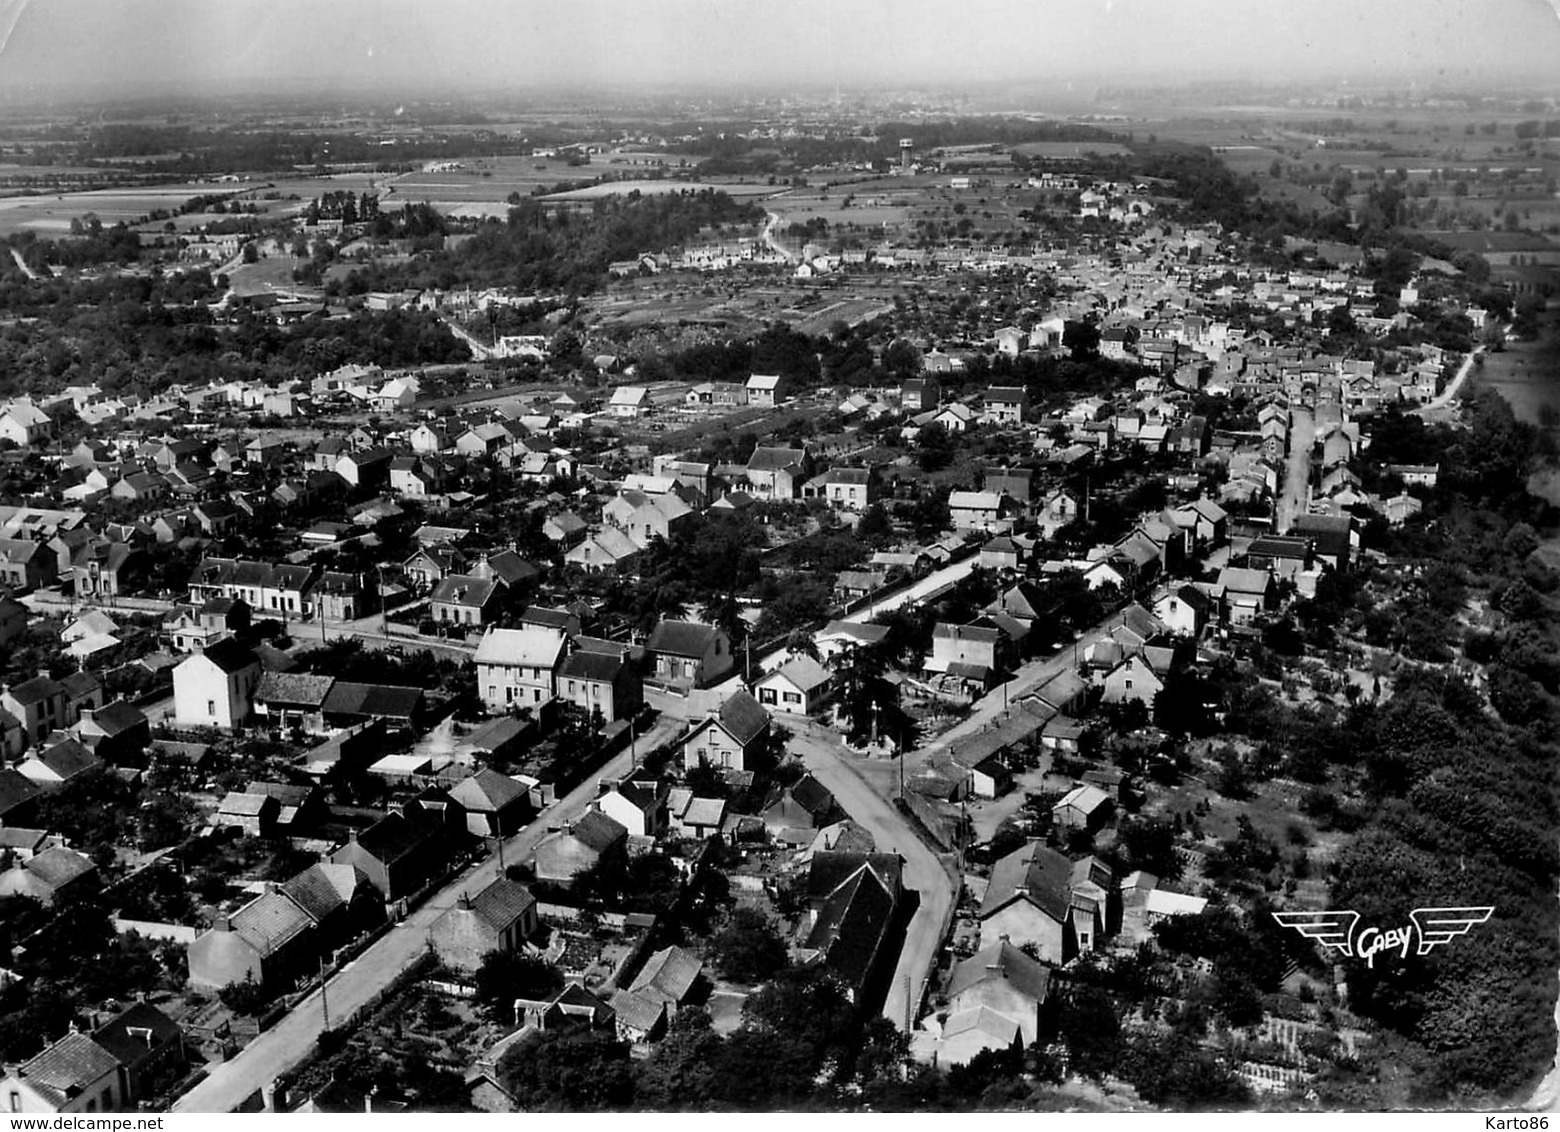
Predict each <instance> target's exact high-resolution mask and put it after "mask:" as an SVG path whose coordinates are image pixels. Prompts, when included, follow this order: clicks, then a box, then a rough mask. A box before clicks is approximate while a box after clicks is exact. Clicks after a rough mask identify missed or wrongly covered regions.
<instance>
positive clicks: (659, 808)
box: [595, 779, 667, 837]
mask: <svg viewBox="0 0 1560 1132" xmlns="http://www.w3.org/2000/svg"><path fill="white" fill-rule="evenodd" d="M597 789H598V790H599V793H598V794H597V795H596V802H595V807H596V809H598V810H600V811H601V812H602V813H604V814H606V815H607V817H609V818H611V819H612V820H613V821H615V822H617V823H618V824H619V825H621V826H622V827H623V828H624V829H626V830H628V835H629V836H630V837H659V836H660V835H661V834H662V833H663V832H665V830H666V825H667V811H666V799H667V791H666V788H665V787H664V786H662V785H661V784H659V783H656V782H639V781H636V780H633V779H625V780H623V781H621V782H609V781H606V780H603V781H601V782H600V783H599V784H598V786H597Z"/></svg>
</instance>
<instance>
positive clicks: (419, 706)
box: [320, 680, 426, 731]
mask: <svg viewBox="0 0 1560 1132" xmlns="http://www.w3.org/2000/svg"><path fill="white" fill-rule="evenodd" d="M425 707H426V700H425V698H424V694H423V690H422V689H421V688H408V687H403V686H401V685H398V684H357V683H352V682H351V681H347V680H337V681H336V682H335V683H334V684H332V685H331V686H330V691H329V692H328V693H326V696H325V701H324V702H323V703H322V704H321V705H320V711H321V713H322V714H323V715H324V717H325V725H326V727H328V728H333V729H334V728H339V727H356V726H358V725H359V724H363V723H368V722H370V721H373V720H377V721H379V722H380V723H383V724H384V725H385V726H386V727H389V728H392V729H395V728H400V729H402V730H406V731H416V730H417V729H418V728H419V726H420V725H421V724H422V719H423V709H424V708H425Z"/></svg>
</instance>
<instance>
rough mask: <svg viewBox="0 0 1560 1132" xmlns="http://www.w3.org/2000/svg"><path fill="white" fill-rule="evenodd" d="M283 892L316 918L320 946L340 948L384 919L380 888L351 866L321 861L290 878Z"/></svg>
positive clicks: (284, 885)
mask: <svg viewBox="0 0 1560 1132" xmlns="http://www.w3.org/2000/svg"><path fill="white" fill-rule="evenodd" d="M281 891H282V892H283V893H284V894H285V895H287V896H288V897H290V898H291V899H292V902H293V903H294V904H296V905H298V907H300V908H302V909H303V911H304V914H305V915H307V916H308V917H309V919H310V920H312V921H314V927H315V930H316V933H317V939H318V941H319V945H320V947H321V948H326V947H338V946H340V945H341V944H343V943H345V942H347V941H348V940H349V939H351V938H352V937H353V936H355V935H357V934H358V933H359V932H362V931H364V930H366V929H368V928H371V927H374V926H375V925H377V924H379V923H380V922H382V921H383V920H384V918H385V906H384V904H383V903H381V902H380V899H379V892H378V890H377V889H375V888H374V886H373V885H372V884H371V883H370V882H369V879H368V877H367V875H366V874H364V872H363V871H362V870H361V869H358V868H356V867H354V866H352V865H336V864H332V863H330V862H329V861H320V862H318V863H316V864H313V865H310V866H309V867H308V868H306V869H304V870H303V871H302V872H301V873H298V874H297V875H296V876H294V877H292V878H291V879H290V880H288V881H287V882H286V883H285V884H283V885H282V887H281Z"/></svg>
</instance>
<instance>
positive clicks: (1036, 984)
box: [937, 940, 1051, 1065]
mask: <svg viewBox="0 0 1560 1132" xmlns="http://www.w3.org/2000/svg"><path fill="white" fill-rule="evenodd" d="M1050 984H1051V971H1050V969H1049V968H1048V967H1046V966H1045V965H1044V964H1043V963H1041V962H1039V961H1038V960H1036V959H1032V958H1030V957H1029V956H1028V955H1025V954H1024V953H1023V952H1022V951H1020V950H1019V949H1018V948H1017V947H1015V946H1014V945H1013V944H1012V943H1009V942H1008V941H1006V940H998V941H997V942H995V943H993V944H991V945H990V946H987V947H984V948H982V949H981V950H979V951H977V952H976V953H975V954H974V955H971V956H970V957H969V958H967V959H962V960H960V961H959V962H958V963H957V964H956V965H955V966H954V968H953V975H952V977H951V978H950V979H949V980H948V988H947V990H946V992H945V997H946V998H947V1000H948V1021H949V1023H950V1024H951V1023H952V1022H953V1020H954V1019H955V1018H957V1017H958V1016H959V1015H961V1014H964V1013H965V1012H967V1011H971V1010H980V1009H984V1010H990V1011H993V1012H995V1013H996V1014H999V1015H1001V1016H1002V1017H1003V1018H1006V1019H1011V1020H1012V1021H1013V1022H1015V1023H1017V1025H1018V1030H1019V1034H1020V1037H1021V1044H1022V1045H1024V1046H1025V1047H1028V1046H1030V1045H1033V1044H1034V1042H1035V1040H1036V1037H1037V1036H1038V1033H1039V1029H1040V1011H1041V1008H1042V1007H1044V1005H1045V1001H1046V998H1047V996H1048V994H1049V992H1050ZM949 1028H950V1027H949V1026H945V1027H944V1031H943V1034H944V1042H943V1043H942V1044H940V1045H939V1047H938V1051H937V1063H938V1064H939V1065H962V1064H964V1063H965V1062H966V1061H967V1060H968V1059H969V1057H973V1056H974V1053H975V1052H978V1051H969V1052H968V1053H967V1054H966V1053H965V1051H964V1049H963V1048H961V1047H962V1046H963V1043H961V1042H956V1041H953V1040H951V1039H950V1038H949V1035H948V1030H949Z"/></svg>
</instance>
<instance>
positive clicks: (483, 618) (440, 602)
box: [428, 574, 500, 627]
mask: <svg viewBox="0 0 1560 1132" xmlns="http://www.w3.org/2000/svg"><path fill="white" fill-rule="evenodd" d="M499 596H500V595H499V585H498V583H497V582H496V581H495V580H494V579H492V578H482V577H477V576H475V575H472V574H451V575H449V576H448V577H445V578H443V579H441V580H440V581H439V583H438V584H437V585H435V586H434V587H433V593H432V594H431V595H429V598H428V604H429V609H430V614H431V616H432V617H433V619H434V620H435V621H437V622H438V623H439V624H441V625H454V626H472V627H475V626H478V625H486V624H487V623H488V622H490V621H492V620H493V618H494V617H495V616H497V613H498V607H499Z"/></svg>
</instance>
